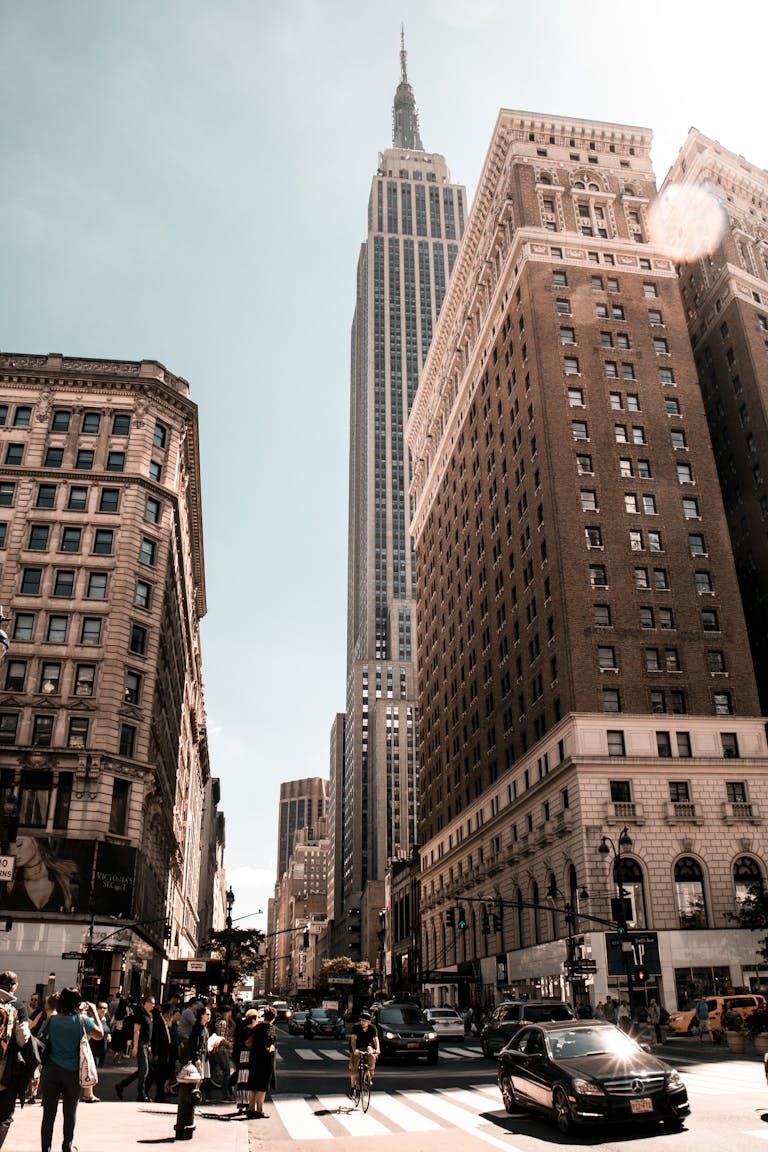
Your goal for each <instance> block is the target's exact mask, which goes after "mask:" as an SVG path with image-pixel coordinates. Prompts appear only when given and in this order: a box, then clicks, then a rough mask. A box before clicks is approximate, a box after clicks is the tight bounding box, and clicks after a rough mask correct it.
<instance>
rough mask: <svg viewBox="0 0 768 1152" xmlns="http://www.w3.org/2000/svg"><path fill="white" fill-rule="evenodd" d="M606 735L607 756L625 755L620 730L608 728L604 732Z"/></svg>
mask: <svg viewBox="0 0 768 1152" xmlns="http://www.w3.org/2000/svg"><path fill="white" fill-rule="evenodd" d="M606 736H607V737H608V755H609V756H626V752H625V750H624V733H623V732H622V731H621V730H616V729H609V730H608V732H606Z"/></svg>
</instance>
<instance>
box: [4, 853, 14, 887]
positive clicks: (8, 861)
mask: <svg viewBox="0 0 768 1152" xmlns="http://www.w3.org/2000/svg"><path fill="white" fill-rule="evenodd" d="M15 864H16V857H15V856H0V882H5V883H8V884H10V882H11V880H13V869H14V866H15Z"/></svg>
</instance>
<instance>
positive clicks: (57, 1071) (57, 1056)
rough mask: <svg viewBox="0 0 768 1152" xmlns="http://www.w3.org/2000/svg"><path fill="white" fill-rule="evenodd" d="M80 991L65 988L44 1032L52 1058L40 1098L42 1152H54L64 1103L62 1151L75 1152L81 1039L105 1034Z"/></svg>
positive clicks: (42, 1078) (98, 1037)
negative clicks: (73, 1145)
mask: <svg viewBox="0 0 768 1152" xmlns="http://www.w3.org/2000/svg"><path fill="white" fill-rule="evenodd" d="M81 1003H82V999H81V996H80V989H79V988H64V989H62V991H61V992H60V993H59V1003H58V1007H57V1012H56V1015H55V1016H51V1017H50V1019H49V1020H48V1021H46V1023H45V1024H44V1025H43V1027H42V1028H41V1029H40V1034H41V1035H42V1034H43V1033H44V1034H45V1035H47V1037H48V1059H47V1060H46V1062H45V1064H43V1071H42V1074H41V1076H40V1095H41V1097H42V1102H43V1121H42V1124H41V1126H40V1140H41V1144H42V1152H51V1143H52V1141H53V1125H54V1123H55V1120H56V1113H57V1111H58V1108H59V1097H61V1101H62V1112H63V1119H64V1139H63V1143H62V1146H61V1147H62V1152H72V1141H73V1140H74V1137H75V1116H76V1114H77V1102H78V1100H79V1099H80V1037H81V1036H82V1033H83V1027H85V1032H86V1035H88V1036H92V1037H93V1039H94V1040H100V1039H101V1037H102V1036H103V1035H104V1031H103V1029H102V1027H101V1023H100V1022H99V1016H98V1013H97V1011H96V1009H95V1008H94V1006H93V1005H92V1004H86V1005H84V1008H85V1011H84V1013H82V1014H81V1011H80V1009H81Z"/></svg>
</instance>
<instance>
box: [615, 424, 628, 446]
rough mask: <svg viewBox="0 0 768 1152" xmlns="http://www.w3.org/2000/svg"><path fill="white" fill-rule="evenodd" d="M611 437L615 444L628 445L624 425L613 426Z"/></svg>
mask: <svg viewBox="0 0 768 1152" xmlns="http://www.w3.org/2000/svg"><path fill="white" fill-rule="evenodd" d="M613 435H614V439H615V440H616V443H617V444H628V443H629V440H628V439H627V426H626V424H614V426H613Z"/></svg>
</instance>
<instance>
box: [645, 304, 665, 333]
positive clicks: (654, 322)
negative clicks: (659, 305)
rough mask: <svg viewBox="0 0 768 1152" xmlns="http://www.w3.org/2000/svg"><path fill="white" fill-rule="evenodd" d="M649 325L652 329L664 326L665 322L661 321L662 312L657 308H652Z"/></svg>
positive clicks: (649, 314)
mask: <svg viewBox="0 0 768 1152" xmlns="http://www.w3.org/2000/svg"><path fill="white" fill-rule="evenodd" d="M648 323H649V324H650V325H651V327H652V328H658V327H659V326H661V325H663V323H664V321H663V320H662V319H661V312H659V311H658V309H656V308H652V309H651V310H650V312H649V313H648Z"/></svg>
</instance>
